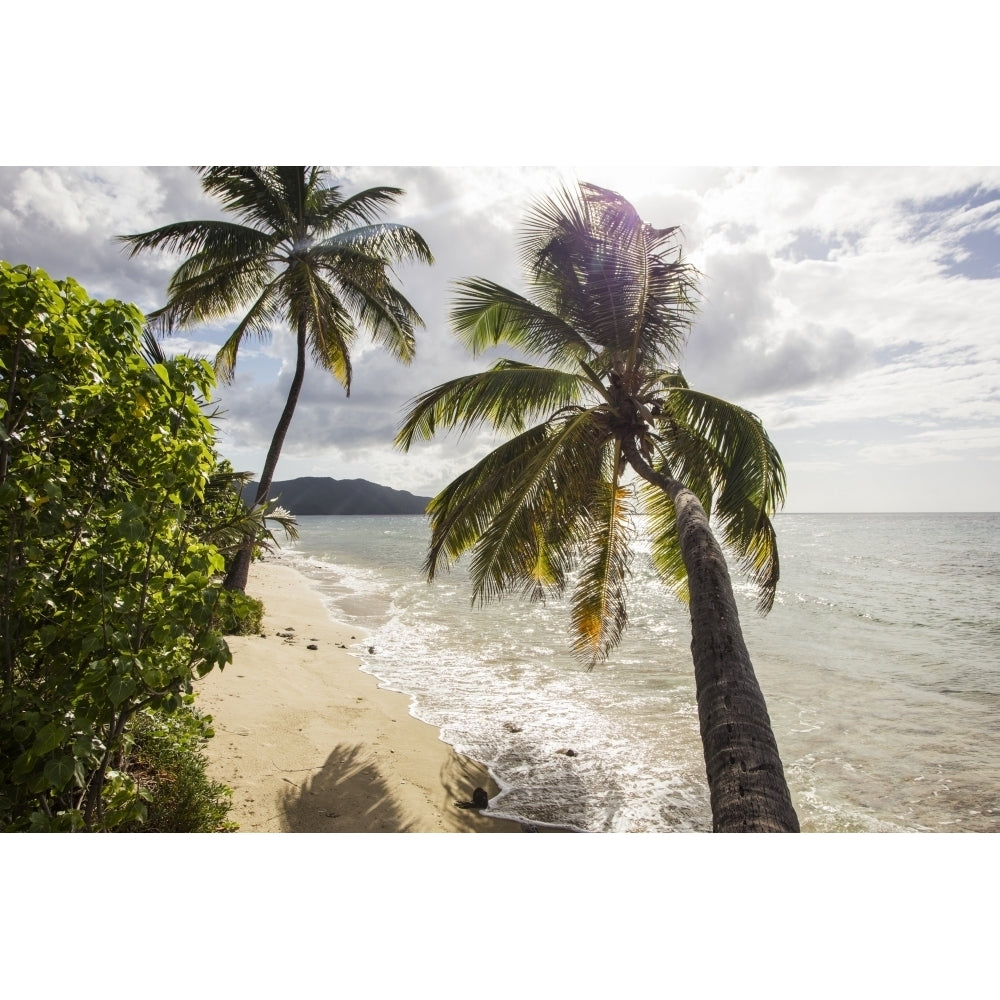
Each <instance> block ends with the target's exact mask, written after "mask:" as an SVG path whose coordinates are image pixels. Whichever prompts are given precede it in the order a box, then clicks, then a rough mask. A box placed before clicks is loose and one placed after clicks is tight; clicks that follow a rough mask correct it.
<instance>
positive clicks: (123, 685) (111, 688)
mask: <svg viewBox="0 0 1000 1000" xmlns="http://www.w3.org/2000/svg"><path fill="white" fill-rule="evenodd" d="M136 687H137V685H136V682H135V681H134V680H133V679H132V678H131V677H122V676H121V675H120V674H116V675H115V676H114V677H112V678H111V680H110V681H109V682H108V697H109V698H110V699H111V704H112V705H114V706H115V707H116V708H117V707H118V706H119V705H120V704H121V703H122V702H123V701H125V699H126V698H128V697H129V696H130V695H131V694H132V693H133V692H134V691H135V689H136Z"/></svg>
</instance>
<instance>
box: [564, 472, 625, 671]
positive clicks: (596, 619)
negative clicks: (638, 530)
mask: <svg viewBox="0 0 1000 1000" xmlns="http://www.w3.org/2000/svg"><path fill="white" fill-rule="evenodd" d="M629 496H630V491H629V490H628V489H626V488H624V487H622V486H620V485H618V483H617V481H616V480H612V481H611V482H602V483H600V484H599V485H598V488H597V489H596V490H595V491H594V495H593V499H592V500H591V504H590V508H589V511H588V532H587V540H586V543H585V549H584V554H583V557H582V560H581V564H580V574H579V577H578V578H577V581H576V585H575V586H574V588H573V597H572V602H571V611H570V619H571V623H572V628H573V632H574V636H573V651H574V652H575V653H576V654H577V655H578V656H581V657H584V658H585V659H587V660H589V663H590V666H593V665H594V664H595V663H597V662H598V661H599V660H603V659H606V658H607V656H608V653H609V652H610V651H611V650H612V649H613V648H614V647H615V646H617V645H618V643H619V642H620V641H621V637H622V634H623V633H624V631H625V627H626V625H627V624H628V607H627V597H628V580H629V576H630V569H629V564H630V562H631V557H632V546H631V541H632V538H631V534H632V533H631V531H630V528H629V521H630V515H631V506H630V504H629Z"/></svg>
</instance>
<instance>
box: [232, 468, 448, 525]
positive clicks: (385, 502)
mask: <svg viewBox="0 0 1000 1000" xmlns="http://www.w3.org/2000/svg"><path fill="white" fill-rule="evenodd" d="M256 493H257V484H256V483H247V485H246V486H244V487H243V499H244V500H245V501H246V502H247V503H253V498H254V496H255V495H256ZM270 493H271V499H276V498H278V497H280V498H281V500H280V502H281V506H282V507H284V508H285V509H286V510H290V511H291V512H292V513H293V514H295V515H303V516H304V515H306V514H423V513H424V510H425V509H426V507H427V504H428V503H430V499H431V498H430V497H415V496H414V495H413V494H412V493H407V491H406V490H394V489H390V488H389V487H388V486H379V485H378V483H370V482H368V480H366V479H331V478H330V477H329V476H324V477H317V476H303V477H302V478H300V479H286V480H285V481H283V482H276V483H272V484H271V491H270Z"/></svg>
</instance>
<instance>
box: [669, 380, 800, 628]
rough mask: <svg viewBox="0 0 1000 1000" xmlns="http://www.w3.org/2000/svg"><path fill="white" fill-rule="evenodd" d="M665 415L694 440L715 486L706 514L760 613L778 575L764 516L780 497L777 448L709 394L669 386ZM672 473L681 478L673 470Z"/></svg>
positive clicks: (747, 415) (749, 416)
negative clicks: (734, 560)
mask: <svg viewBox="0 0 1000 1000" xmlns="http://www.w3.org/2000/svg"><path fill="white" fill-rule="evenodd" d="M667 412H668V414H669V417H668V421H669V420H670V419H672V420H673V422H674V425H675V427H676V428H678V429H679V430H680V431H681V432H682V434H686V435H689V439H690V440H696V441H697V442H700V445H701V455H702V457H701V461H702V463H704V464H703V465H702V466H701V470H702V472H701V474H702V475H707V474H710V475H711V478H712V480H713V483H714V486H715V499H714V504H713V505H712V506H711V507H706V508H705V509H706V510H711V512H712V514H713V516H714V517H715V518H716V519H717V521H718V523H719V526H720V527H721V529H722V534H723V538H724V539H725V541H726V544H727V545H728V546H729V547H730V548H731V549H732V550H733V551H734V553H735V554H736V556H737V558H738V559H739V561H740V564H741V566H742V567H743V569H744V570H745V571H746V572H747V574H748V575H749V577H750V579H751V581H752V582H753V583H754V585H755V586H756V587H757V589H758V594H759V600H758V610H759V611H760V612H761V614H766V613H767V612H768V611H769V610H770V609H771V606H772V605H773V603H774V595H775V590H776V587H777V583H778V575H779V562H778V550H777V541H776V536H775V532H774V527H773V525H772V523H771V520H770V518H771V515H772V514H773V513H774V512H775V511H776V510H778V509H779V508H780V507H781V505H782V504H783V503H784V499H785V471H784V467H783V466H782V463H781V458H780V456H779V455H778V452H777V449H776V448H775V446H774V444H773V442H772V441H771V439H770V438H769V437H768V436H767V433H766V432H765V430H764V427H763V425H762V424H761V422H760V419H759V418H758V417H757V416H756V415H755V414H753V413H751V412H750V411H749V410H745V409H743V408H742V407H740V406H736V405H735V404H734V403H729V402H727V401H725V400H722V399H718V398H717V397H715V396H710V395H707V394H705V393H700V392H696V391H695V390H693V389H690V388H687V387H682V386H675V387H673V388H672V389H671V390H670V393H669V396H668V399H667ZM691 453H692V452H691V451H690V450H689V451H688V455H690V454H691ZM690 465H691V467H694V466H693V463H690ZM674 473H675V475H677V477H678V478H682V476H681V475H678V474H677V469H676V468H675V469H674ZM682 481H683V479H682ZM695 485H696V486H697V485H702V484H700V483H696V484H695ZM696 492H698V490H697V489H696Z"/></svg>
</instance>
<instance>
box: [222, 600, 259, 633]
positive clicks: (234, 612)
mask: <svg viewBox="0 0 1000 1000" xmlns="http://www.w3.org/2000/svg"><path fill="white" fill-rule="evenodd" d="M263 621H264V602H263V601H260V600H258V599H257V598H256V597H250V596H249V595H247V594H244V593H243V592H242V591H241V590H220V591H219V599H218V602H217V603H216V605H215V616H214V617H213V619H212V625H213V627H214V628H217V629H218V630H219V631H220V632H221V633H222V634H223V635H259V634H260V630H261V628H262V626H263Z"/></svg>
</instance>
